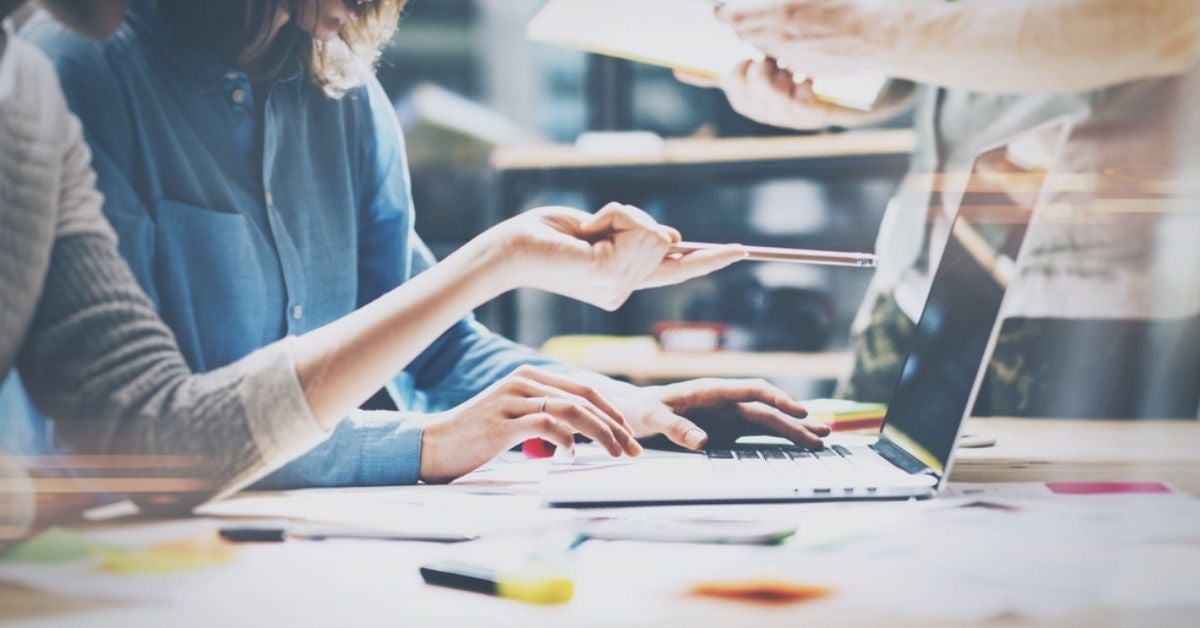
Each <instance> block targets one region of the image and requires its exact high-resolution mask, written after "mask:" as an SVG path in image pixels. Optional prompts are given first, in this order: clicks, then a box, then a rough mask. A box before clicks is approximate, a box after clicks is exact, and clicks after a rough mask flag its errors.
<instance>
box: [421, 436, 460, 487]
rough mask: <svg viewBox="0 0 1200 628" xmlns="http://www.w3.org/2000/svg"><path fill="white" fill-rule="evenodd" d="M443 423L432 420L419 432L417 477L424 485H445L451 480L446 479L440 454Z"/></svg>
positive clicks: (442, 440)
mask: <svg viewBox="0 0 1200 628" xmlns="http://www.w3.org/2000/svg"><path fill="white" fill-rule="evenodd" d="M445 425H446V422H445V421H441V420H432V421H430V422H429V423H428V424H426V425H425V426H424V428H423V429H422V430H421V457H420V463H419V468H418V472H417V474H418V477H419V478H420V480H421V481H422V482H424V483H426V484H445V483H446V482H449V481H450V480H452V479H453V478H448V477H446V472H445V469H444V465H443V464H442V461H441V456H440V452H442V451H443V450H444V448H443V447H442V443H443V442H444V439H445Z"/></svg>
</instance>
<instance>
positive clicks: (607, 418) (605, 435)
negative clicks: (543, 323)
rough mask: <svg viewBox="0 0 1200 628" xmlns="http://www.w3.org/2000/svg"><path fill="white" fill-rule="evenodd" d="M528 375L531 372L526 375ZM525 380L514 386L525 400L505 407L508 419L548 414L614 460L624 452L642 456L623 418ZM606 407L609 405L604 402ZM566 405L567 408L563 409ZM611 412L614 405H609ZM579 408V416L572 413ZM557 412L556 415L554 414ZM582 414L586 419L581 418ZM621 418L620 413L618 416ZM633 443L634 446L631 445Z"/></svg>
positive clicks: (550, 387) (581, 399)
mask: <svg viewBox="0 0 1200 628" xmlns="http://www.w3.org/2000/svg"><path fill="white" fill-rule="evenodd" d="M523 373H525V374H526V376H527V375H528V373H529V371H523ZM526 376H523V377H522V378H521V379H520V380H518V381H517V382H516V383H515V384H514V386H515V389H516V392H517V393H518V394H520V395H522V396H523V397H524V398H522V399H520V400H519V401H518V402H515V403H510V404H508V405H507V406H506V408H505V412H506V413H508V414H509V416H514V415H515V416H522V415H527V414H535V413H541V412H548V413H551V414H553V415H554V416H555V417H557V418H559V419H563V420H566V421H567V422H568V423H569V424H570V425H572V426H574V427H575V428H576V429H577V430H578V431H579V432H580V433H581V434H583V435H584V436H587V437H588V438H591V439H592V440H595V441H596V442H598V443H600V444H601V445H603V446H604V447H605V448H606V449H608V450H609V453H612V454H613V455H614V456H616V455H620V454H621V453H622V452H626V453H629V455H631V456H635V455H638V454H640V453H641V451H642V450H641V445H639V444H637V443H636V441H635V440H634V438H633V433H632V431H631V430H630V428H629V427H628V425H629V424H628V423H626V422H625V421H624V418H623V417H622V418H620V419H617V418H614V417H613V416H612V415H609V414H607V413H606V412H605V411H604V410H602V409H601V408H600V407H598V406H596V405H595V404H593V403H592V402H591V401H590V400H589V399H586V398H584V397H581V396H578V395H575V394H572V393H570V392H568V391H565V390H562V389H560V388H558V387H555V386H552V385H548V384H544V383H542V382H538V381H535V380H533V379H527V378H526ZM605 403H606V404H607V402H606V401H605ZM563 404H566V405H563ZM607 405H608V406H609V407H610V408H611V407H612V404H607ZM573 407H578V408H579V410H580V412H576V411H575V410H573V409H571V408H573ZM552 409H555V411H553V412H552V411H551V410H552ZM580 413H582V414H583V416H580ZM616 416H618V417H620V416H621V415H620V413H617V415H616ZM630 442H633V444H632V445H630V444H629V443H630Z"/></svg>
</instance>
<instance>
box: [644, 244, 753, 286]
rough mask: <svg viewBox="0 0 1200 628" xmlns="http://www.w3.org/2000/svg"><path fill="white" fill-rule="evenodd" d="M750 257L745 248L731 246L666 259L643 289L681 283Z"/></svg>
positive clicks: (648, 279)
mask: <svg viewBox="0 0 1200 628" xmlns="http://www.w3.org/2000/svg"><path fill="white" fill-rule="evenodd" d="M748 256H749V253H747V252H746V249H745V247H742V246H741V245H737V244H730V245H726V246H721V247H715V248H711V249H705V250H702V251H696V252H694V253H688V254H687V255H682V256H680V257H669V258H666V259H664V260H663V262H662V264H660V265H659V266H658V268H657V269H655V270H654V272H652V273H651V274H650V276H649V277H647V278H646V279H645V281H644V282H643V284H642V286H641V287H642V288H654V287H658V286H669V285H673V284H677V283H681V282H684V281H687V280H688V279H692V278H695V277H701V276H704V275H707V274H709V273H713V272H716V271H718V270H721V269H722V268H725V267H726V266H729V265H730V264H733V263H734V262H740V261H742V260H744V259H746V257H748Z"/></svg>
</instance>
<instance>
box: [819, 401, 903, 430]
mask: <svg viewBox="0 0 1200 628" xmlns="http://www.w3.org/2000/svg"><path fill="white" fill-rule="evenodd" d="M804 407H805V408H808V418H810V419H816V420H818V421H822V422H825V423H828V424H829V425H830V427H832V428H833V431H835V432H847V431H853V430H864V431H868V430H869V431H878V430H879V428H880V426H882V425H883V415H885V414H887V406H886V405H885V404H882V403H863V402H860V401H849V400H845V399H810V400H808V401H805V402H804Z"/></svg>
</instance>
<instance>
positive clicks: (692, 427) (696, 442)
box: [647, 405, 708, 450]
mask: <svg viewBox="0 0 1200 628" xmlns="http://www.w3.org/2000/svg"><path fill="white" fill-rule="evenodd" d="M647 423H648V425H649V427H650V429H651V430H653V431H655V432H660V433H662V434H663V435H664V436H666V437H667V438H668V439H670V441H671V442H673V443H675V444H676V445H679V446H680V447H684V448H687V449H692V450H697V449H701V448H703V447H704V446H705V445H707V444H708V433H707V432H705V431H704V430H702V429H700V428H699V427H697V426H696V424H695V423H692V422H691V421H689V420H688V419H686V418H684V417H681V416H679V415H678V414H675V413H674V412H672V411H671V410H670V409H669V408H667V406H666V405H663V406H662V407H660V408H659V409H658V410H656V411H655V412H654V414H653V415H651V416H650V419H649V420H648V421H647Z"/></svg>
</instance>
